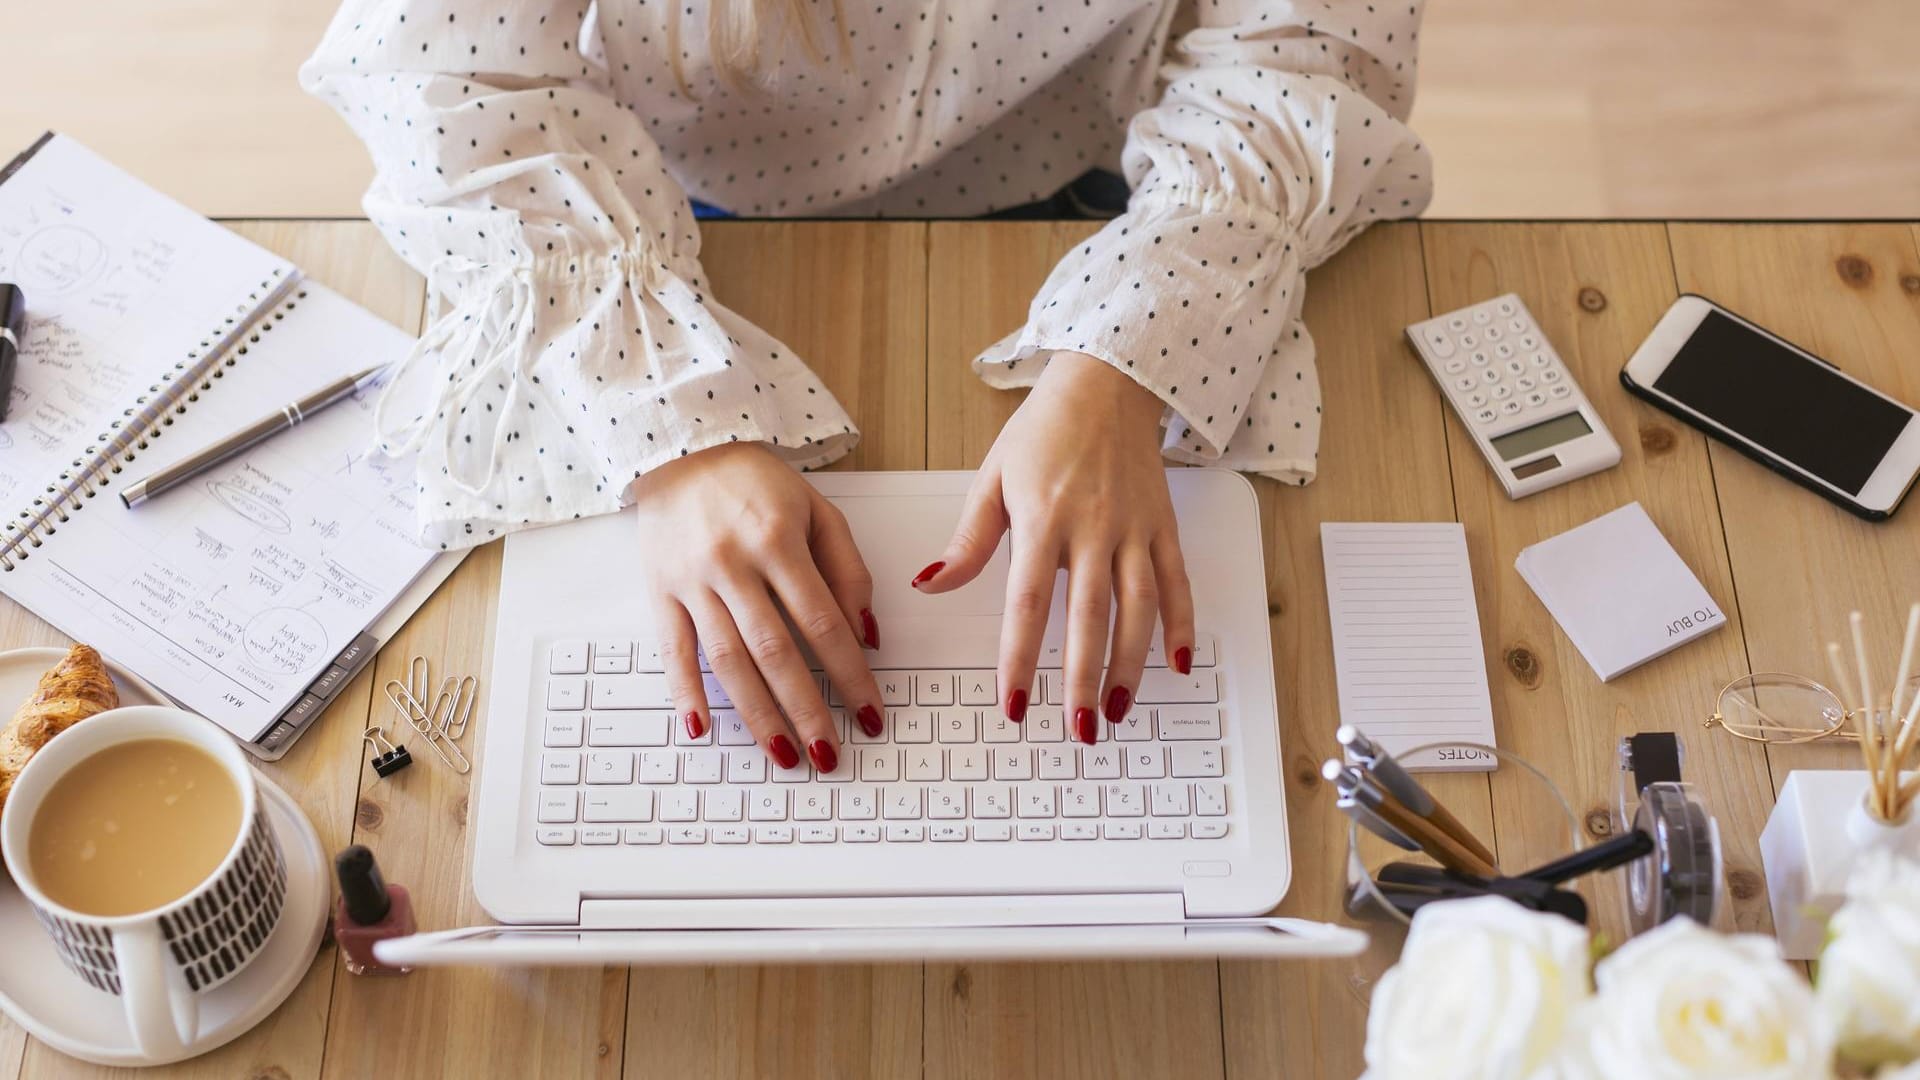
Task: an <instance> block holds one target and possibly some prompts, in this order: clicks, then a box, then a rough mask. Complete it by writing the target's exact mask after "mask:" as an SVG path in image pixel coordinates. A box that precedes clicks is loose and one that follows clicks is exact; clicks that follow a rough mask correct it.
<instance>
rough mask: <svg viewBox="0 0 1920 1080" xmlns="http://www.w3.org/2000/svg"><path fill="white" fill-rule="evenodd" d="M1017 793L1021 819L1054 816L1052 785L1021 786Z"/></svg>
mask: <svg viewBox="0 0 1920 1080" xmlns="http://www.w3.org/2000/svg"><path fill="white" fill-rule="evenodd" d="M1018 792H1019V794H1018V796H1017V798H1018V799H1019V806H1018V810H1019V814H1020V816H1021V817H1023V818H1050V817H1052V816H1053V815H1054V809H1055V803H1054V798H1053V785H1052V784H1021V785H1020V787H1019V788H1018Z"/></svg>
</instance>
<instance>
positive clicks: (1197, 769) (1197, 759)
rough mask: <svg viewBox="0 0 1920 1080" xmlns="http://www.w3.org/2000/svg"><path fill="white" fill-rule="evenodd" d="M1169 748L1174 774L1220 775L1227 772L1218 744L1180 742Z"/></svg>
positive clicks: (1171, 770)
mask: <svg viewBox="0 0 1920 1080" xmlns="http://www.w3.org/2000/svg"><path fill="white" fill-rule="evenodd" d="M1167 749H1168V751H1169V753H1170V754H1171V755H1172V758H1173V766H1172V768H1171V769H1170V770H1169V772H1170V773H1171V774H1172V775H1174V776H1188V777H1192V776H1220V775H1222V774H1223V773H1224V772H1225V766H1224V765H1223V764H1222V758H1221V754H1220V748H1219V747H1217V746H1208V745H1206V744H1205V743H1180V744H1178V745H1175V746H1171V747H1168V748H1167Z"/></svg>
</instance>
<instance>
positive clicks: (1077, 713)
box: [1073, 705, 1097, 746]
mask: <svg viewBox="0 0 1920 1080" xmlns="http://www.w3.org/2000/svg"><path fill="white" fill-rule="evenodd" d="M1073 734H1074V737H1076V738H1078V739H1079V740H1080V741H1081V742H1083V743H1086V744H1087V745H1088V746H1092V745H1093V739H1094V736H1095V735H1096V734H1097V732H1096V731H1095V730H1094V723H1093V710H1092V709H1089V708H1087V707H1086V706H1085V705H1082V706H1080V707H1079V708H1078V709H1075V710H1073Z"/></svg>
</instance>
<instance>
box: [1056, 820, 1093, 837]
mask: <svg viewBox="0 0 1920 1080" xmlns="http://www.w3.org/2000/svg"><path fill="white" fill-rule="evenodd" d="M1099 838H1100V826H1098V825H1096V824H1094V823H1093V822H1091V821H1063V822H1061V823H1060V839H1062V840H1098V839H1099Z"/></svg>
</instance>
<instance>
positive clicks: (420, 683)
mask: <svg viewBox="0 0 1920 1080" xmlns="http://www.w3.org/2000/svg"><path fill="white" fill-rule="evenodd" d="M407 693H408V694H409V695H411V696H412V697H413V700H415V701H425V700H426V699H427V658H426V657H424V656H416V657H414V658H413V659H411V660H409V661H407ZM400 719H401V720H403V721H404V720H407V719H408V717H407V710H405V709H401V710H400Z"/></svg>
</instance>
